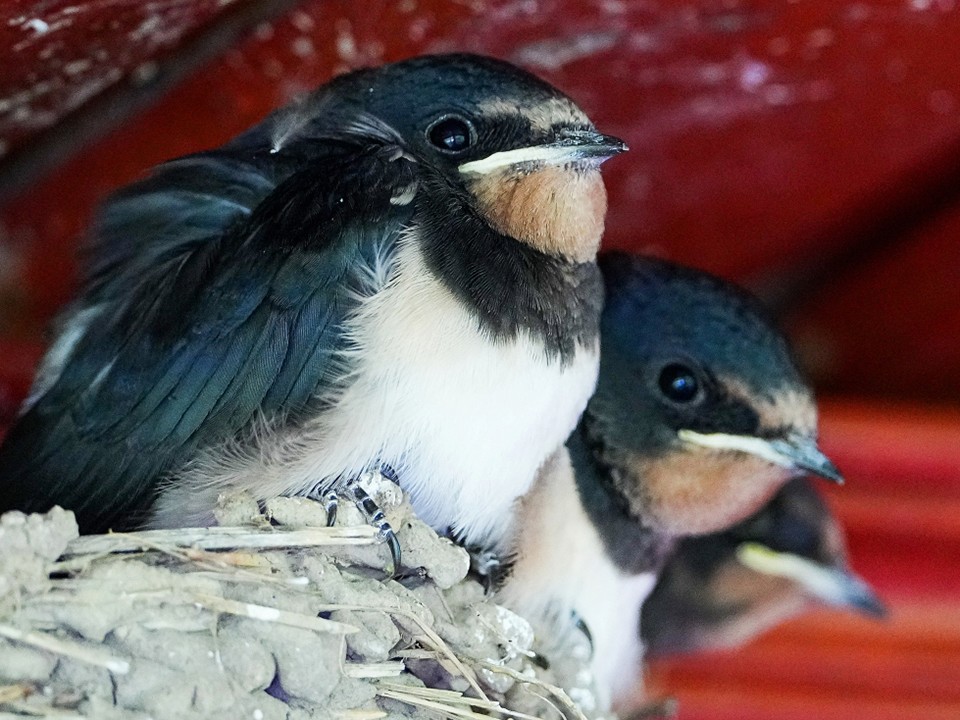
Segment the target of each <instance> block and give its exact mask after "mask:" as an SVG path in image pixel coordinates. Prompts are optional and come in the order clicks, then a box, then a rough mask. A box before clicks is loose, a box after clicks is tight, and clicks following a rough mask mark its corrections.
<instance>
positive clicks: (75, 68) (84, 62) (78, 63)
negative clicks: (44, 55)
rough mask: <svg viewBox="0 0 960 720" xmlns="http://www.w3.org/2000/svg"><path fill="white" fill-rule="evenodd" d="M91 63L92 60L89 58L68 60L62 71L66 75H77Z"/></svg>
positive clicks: (87, 68) (88, 67)
mask: <svg viewBox="0 0 960 720" xmlns="http://www.w3.org/2000/svg"><path fill="white" fill-rule="evenodd" d="M92 65H93V61H92V60H91V59H90V58H81V59H80V60H74V61H72V62H68V63H67V64H66V65H64V66H63V71H64V72H65V73H66V74H67V75H79V74H80V73H82V72H83V71H85V70H89V69H90V67H91V66H92Z"/></svg>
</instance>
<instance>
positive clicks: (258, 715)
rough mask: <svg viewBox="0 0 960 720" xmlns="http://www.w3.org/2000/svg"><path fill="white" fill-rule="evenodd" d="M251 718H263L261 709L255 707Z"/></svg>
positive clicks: (255, 719)
mask: <svg viewBox="0 0 960 720" xmlns="http://www.w3.org/2000/svg"><path fill="white" fill-rule="evenodd" d="M253 720H263V710H261V709H260V708H257V709H256V710H254V711H253Z"/></svg>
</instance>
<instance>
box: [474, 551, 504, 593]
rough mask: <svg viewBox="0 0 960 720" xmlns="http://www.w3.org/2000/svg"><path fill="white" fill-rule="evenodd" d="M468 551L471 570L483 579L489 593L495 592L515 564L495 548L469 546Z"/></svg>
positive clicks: (485, 588)
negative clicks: (506, 559) (505, 558)
mask: <svg viewBox="0 0 960 720" xmlns="http://www.w3.org/2000/svg"><path fill="white" fill-rule="evenodd" d="M467 552H468V553H469V554H470V570H471V571H472V572H473V573H474V574H475V575H477V576H478V577H479V578H480V579H481V581H482V582H483V587H484V590H485V591H486V593H487V594H488V595H490V594H492V593H494V592H495V591H496V590H498V589H499V588H500V586H501V585H503V582H504V580H506V578H507V575H509V574H510V570H511V568H512V565H513V564H512V563H511V562H509V561H505V560H504V559H503V558H502V557H501V555H500V553H498V552H495V551H493V550H483V549H479V548H467Z"/></svg>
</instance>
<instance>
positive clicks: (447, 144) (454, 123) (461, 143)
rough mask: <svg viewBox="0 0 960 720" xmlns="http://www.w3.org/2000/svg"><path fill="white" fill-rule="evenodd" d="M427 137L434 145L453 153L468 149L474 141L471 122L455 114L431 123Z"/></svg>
mask: <svg viewBox="0 0 960 720" xmlns="http://www.w3.org/2000/svg"><path fill="white" fill-rule="evenodd" d="M427 138H428V139H429V140H430V144H431V145H433V146H434V147H436V148H439V149H440V150H444V151H446V152H451V153H457V152H461V151H463V150H466V149H467V148H468V147H470V145H471V144H472V143H473V133H472V128H471V127H470V123H468V122H467V121H466V120H464V119H463V118H460V117H457V116H455V115H453V116H447V117H445V118H441V119H440V120H438V121H437V122H435V123H434V124H433V125H431V126H430V127H429V129H428V130H427Z"/></svg>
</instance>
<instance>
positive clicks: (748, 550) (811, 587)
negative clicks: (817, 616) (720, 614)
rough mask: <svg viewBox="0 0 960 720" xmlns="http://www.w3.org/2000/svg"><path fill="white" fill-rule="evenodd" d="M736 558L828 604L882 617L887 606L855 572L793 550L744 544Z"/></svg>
mask: <svg viewBox="0 0 960 720" xmlns="http://www.w3.org/2000/svg"><path fill="white" fill-rule="evenodd" d="M737 560H739V561H740V563H741V564H742V565H744V566H745V567H748V568H750V569H751V570H753V571H755V572H760V573H763V574H765V575H775V576H777V577H782V578H787V579H789V580H792V581H793V582H795V583H796V584H797V585H799V586H800V587H802V588H803V589H804V591H805V592H807V593H809V594H810V595H812V596H814V597H816V598H817V599H819V600H821V601H822V602H824V603H826V604H828V605H834V606H837V607H848V608H851V609H854V610H857V611H858V612H861V613H863V614H864V615H870V616H871V617H883V616H884V615H886V614H887V608H886V607H885V606H884V604H883V602H882V601H881V600H880V598H878V597H877V594H876V593H875V592H874V591H873V589H872V588H871V587H870V586H869V585H868V584H867V583H866V582H864V580H863V579H862V578H860V577H859V576H857V575H856V574H854V573H852V572H850V571H849V570H845V569H842V568H837V567H829V566H825V565H821V564H820V563H817V562H814V561H813V560H810V559H808V558H805V557H801V556H799V555H793V554H792V553H781V552H776V551H775V550H772V549H771V548H769V547H767V546H766V545H763V544H761V543H751V542H746V543H742V544H740V545H739V546H738V547H737Z"/></svg>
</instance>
